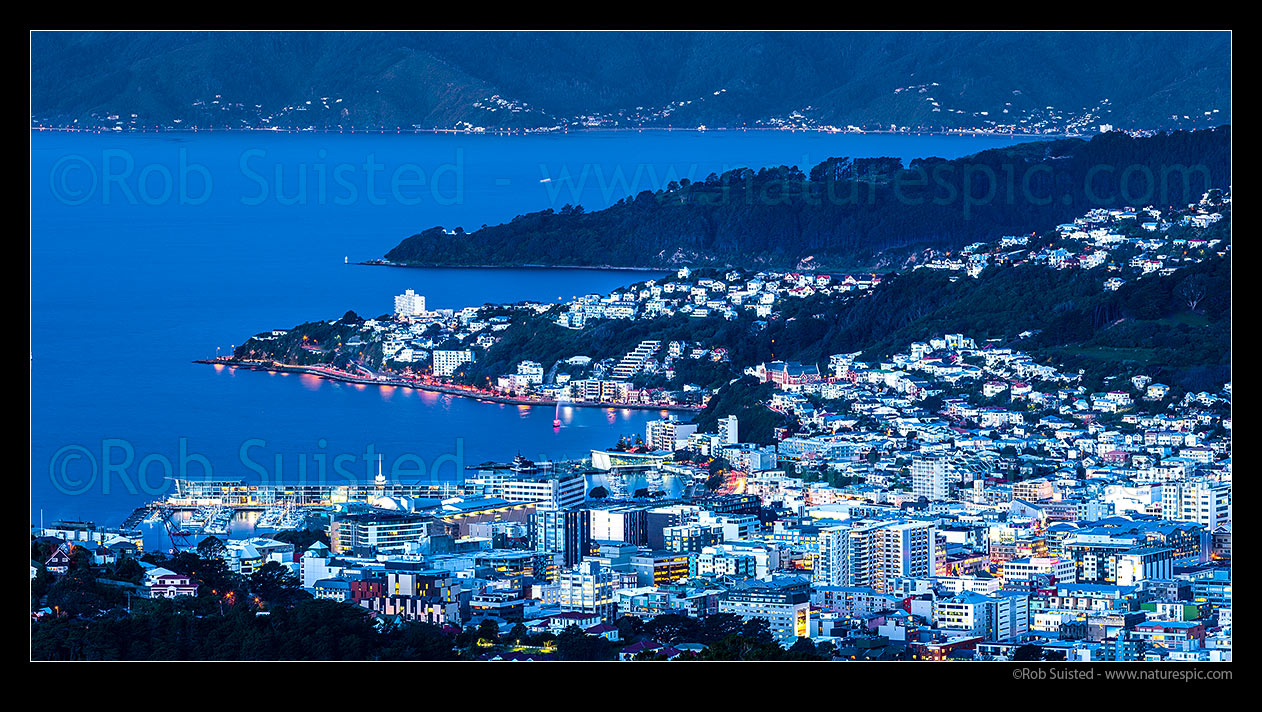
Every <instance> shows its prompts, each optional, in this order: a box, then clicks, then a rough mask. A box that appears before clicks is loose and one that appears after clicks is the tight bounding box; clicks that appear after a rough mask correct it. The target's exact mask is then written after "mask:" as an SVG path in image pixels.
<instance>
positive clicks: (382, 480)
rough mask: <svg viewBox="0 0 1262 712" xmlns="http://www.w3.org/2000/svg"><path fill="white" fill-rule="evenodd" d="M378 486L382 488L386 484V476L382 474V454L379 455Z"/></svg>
mask: <svg viewBox="0 0 1262 712" xmlns="http://www.w3.org/2000/svg"><path fill="white" fill-rule="evenodd" d="M376 482H377V486H378V487H381V486H382V485H384V484H385V483H386V476H385V475H383V474H381V454H380V453H378V454H377V479H376Z"/></svg>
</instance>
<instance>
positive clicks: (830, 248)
mask: <svg viewBox="0 0 1262 712" xmlns="http://www.w3.org/2000/svg"><path fill="white" fill-rule="evenodd" d="M806 170H808V171H809V173H804V172H803V170H801V169H799V168H797V167H788V166H780V167H778V168H765V169H762V170H760V171H757V172H755V171H752V170H750V169H747V168H742V169H735V170H731V171H728V172H726V173H724V174H723V175H714V174H711V175H710V176H708V177H707V178H706V179H705V180H704V181H696V182H689V181H687V180H682V181H680V182H679V183H675V182H672V183H671V184H670V185H669V186H667V188H666V189H664V190H660V191H657V192H653V191H643V192H641V193H640V194H638V195H636V196H631V197H628V198H624V199H622V200H619V201H618V202H617V203H615V204H614V205H612V206H610V207H609V208H606V209H604V210H599V211H593V212H586V211H584V210H583V209H582V208H581V206H571V205H565V206H561V207H560V208H559V209H553V208H549V209H546V210H543V211H540V212H534V213H529V214H527V215H520V216H518V217H516V218H514V219H513V220H512V221H510V222H508V223H505V224H502V225H494V226H488V227H483V228H481V229H479V230H476V231H474V232H470V233H465V232H464V231H463V230H461V229H459V228H457V229H445V228H443V227H434V228H430V229H428V230H424V231H422V232H420V233H418V234H416V235H413V236H411V237H409V238H407V239H405V240H403V241H402V242H401V243H400V244H399V245H398V246H396V247H395V248H394V249H393V250H391V251H390V252H388V253H387V254H386V256H385V258H386V260H388V261H391V262H395V263H407V264H415V265H436V266H444V265H449V266H457V265H461V266H474V265H504V266H508V265H568V266H615V267H668V268H676V267H678V266H681V265H693V266H719V267H726V266H738V267H745V268H758V269H761V268H785V269H817V268H818V269H829V270H847V269H881V270H884V269H894V268H898V267H900V266H904V263H903V261H904V260H906V259H907V258H908V257H910V256H912V255H914V254H915V253H917V252H919V251H923V250H928V249H938V250H954V249H958V248H960V247H963V246H965V245H967V244H969V243H971V242H974V241H995V240H997V239H999V238H1000V237H1002V236H1005V235H1028V234H1030V233H1031V232H1035V231H1038V232H1043V231H1047V230H1050V229H1052V228H1053V227H1055V226H1056V225H1058V224H1060V223H1063V222H1066V221H1069V220H1072V219H1074V218H1075V217H1078V216H1080V215H1082V214H1084V213H1086V212H1087V211H1089V210H1091V209H1092V208H1120V207H1124V206H1127V205H1130V206H1133V207H1146V206H1149V205H1151V206H1154V207H1158V208H1166V207H1170V206H1186V205H1187V204H1188V203H1193V202H1196V201H1198V200H1199V199H1200V198H1201V195H1202V194H1203V193H1204V192H1205V191H1207V190H1209V189H1211V188H1229V187H1230V182H1231V128H1230V127H1229V126H1223V127H1219V128H1216V129H1208V130H1203V131H1175V132H1171V133H1166V134H1158V135H1155V136H1151V137H1147V138H1133V137H1131V136H1128V135H1127V134H1125V133H1122V132H1119V131H1113V132H1109V133H1106V134H1100V135H1097V136H1095V137H1094V138H1092V139H1091V140H1089V141H1088V140H1083V139H1057V140H1050V141H1035V142H1031V143H1023V144H1017V145H1015V146H1011V147H1007V148H999V149H993V150H989V151H983V152H981V153H978V154H975V155H972V156H966V157H964V158H959V159H955V160H951V161H947V160H943V159H941V158H926V159H916V160H913V161H912V162H911V164H910V165H909V166H904V165H903V164H902V161H901V160H900V159H898V158H863V159H850V158H845V157H841V158H830V159H829V160H827V161H825V162H823V163H821V164H819V165H817V166H814V167H811V168H807V169H806Z"/></svg>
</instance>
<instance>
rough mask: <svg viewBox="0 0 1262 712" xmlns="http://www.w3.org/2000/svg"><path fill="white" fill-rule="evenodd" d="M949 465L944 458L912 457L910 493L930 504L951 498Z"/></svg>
mask: <svg viewBox="0 0 1262 712" xmlns="http://www.w3.org/2000/svg"><path fill="white" fill-rule="evenodd" d="M949 465H950V463H948V462H947V459H946V458H945V457H940V456H938V457H914V458H912V461H911V493H912V494H914V495H916V496H917V497H924V498H925V499H927V500H929V501H930V502H936V501H939V500H944V499H950V498H951V472H950V468H949Z"/></svg>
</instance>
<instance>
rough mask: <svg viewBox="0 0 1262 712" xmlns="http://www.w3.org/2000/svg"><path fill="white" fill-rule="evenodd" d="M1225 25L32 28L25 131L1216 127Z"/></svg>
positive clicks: (1220, 115) (1225, 59)
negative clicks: (1077, 28)
mask: <svg viewBox="0 0 1262 712" xmlns="http://www.w3.org/2000/svg"><path fill="white" fill-rule="evenodd" d="M1230 69H1231V37H1230V34H1229V33H1226V32H810V33H785V32H710V33H707V32H643V33H636V32H588V33H581V32H555V33H553V32H397V33H395V32H391V33H353V32H352V33H341V32H327V33H326V32H292V33H288V32H171V33H167V32H154V33H145V32H90V33H83V32H65V33H63V32H36V33H34V34H32V36H31V112H32V117H31V118H32V122H33V124H37V125H45V126H51V125H57V126H79V127H84V126H91V127H105V128H111V129H112V128H119V129H124V130H126V129H132V128H141V127H148V128H152V127H155V126H163V127H171V128H180V127H185V128H187V127H194V126H196V127H202V128H205V127H214V128H223V127H232V128H247V127H252V128H263V127H281V128H318V129H320V128H322V129H328V128H337V127H343V128H350V127H356V128H381V127H386V128H395V127H400V128H402V129H413V128H416V129H433V128H438V129H469V130H476V129H482V130H495V129H564V128H577V127H615V126H616V127H635V126H644V127H666V126H673V127H695V126H698V125H707V126H709V127H714V128H717V127H741V126H744V127H801V128H819V127H837V128H843V129H844V128H846V127H855V128H861V129H864V130H877V129H883V130H888V129H889V128H890V127H891V126H895V127H899V128H906V129H907V130H941V129H982V130H998V131H1014V132H1037V133H1049V132H1054V133H1072V132H1078V133H1082V132H1093V131H1096V130H1098V128H1099V126H1100V125H1101V124H1109V125H1112V126H1115V127H1118V128H1123V129H1152V130H1160V129H1171V128H1200V127H1206V126H1213V125H1220V124H1224V123H1229V122H1230V118H1231V117H1230V111H1231V95H1230Z"/></svg>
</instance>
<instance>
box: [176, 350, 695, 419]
mask: <svg viewBox="0 0 1262 712" xmlns="http://www.w3.org/2000/svg"><path fill="white" fill-rule="evenodd" d="M193 363H202V364H208V365H211V366H227V367H229V368H244V369H248V370H251V371H271V372H275V373H300V374H306V375H311V376H318V377H320V378H327V379H329V380H331V381H342V382H344V383H358V384H362V385H366V386H390V387H396V388H413V389H416V390H420V391H433V392H435V393H445V394H447V395H452V396H460V397H462V398H472V399H474V400H479V401H483V402H487V403H506V404H509V405H525V406H531V407H543V406H546V407H549V408H552V407H555V406H556V405H557V404H558V403H560V404H561V405H566V406H573V407H576V408H605V409H611V408H612V409H616V408H629V409H634V410H662V411H676V412H689V413H696V412H700V411H701V409H702V406H697V405H679V404H661V403H612V402H603V401H601V402H597V401H556V400H552V399H547V398H524V397H521V396H506V395H503V394H501V393H496V392H494V391H488V390H484V389H481V388H474V387H473V386H464V385H459V384H442V383H434V382H433V381H426V380H422V379H418V378H405V377H403V376H385V375H381V374H376V375H372V376H368V375H360V374H354V373H349V372H346V371H342V370H339V369H335V368H332V367H330V366H294V365H289V364H281V363H276V362H274V361H249V360H245V359H235V358H228V357H220V358H213V359H197V360H194V361H193Z"/></svg>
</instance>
